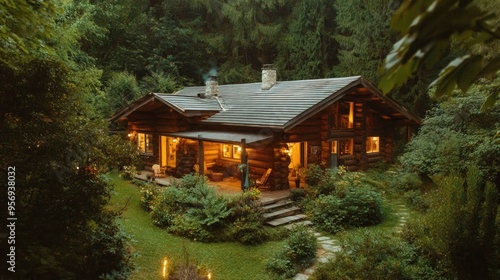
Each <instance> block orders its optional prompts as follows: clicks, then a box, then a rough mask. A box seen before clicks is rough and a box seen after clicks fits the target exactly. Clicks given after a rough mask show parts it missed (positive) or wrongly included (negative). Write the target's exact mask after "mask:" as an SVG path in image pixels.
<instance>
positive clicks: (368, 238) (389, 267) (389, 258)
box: [310, 230, 444, 280]
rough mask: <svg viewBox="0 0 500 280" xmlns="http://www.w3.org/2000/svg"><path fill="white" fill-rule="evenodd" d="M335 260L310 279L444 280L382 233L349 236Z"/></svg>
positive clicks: (412, 251)
mask: <svg viewBox="0 0 500 280" xmlns="http://www.w3.org/2000/svg"><path fill="white" fill-rule="evenodd" d="M343 239H344V240H343V242H342V243H343V250H342V251H340V252H338V253H337V254H336V258H335V260H330V261H329V262H327V263H325V264H320V265H319V266H318V268H317V269H316V271H315V272H314V274H313V275H312V277H311V278H310V279H315V280H323V279H403V280H405V279H415V280H417V279H444V277H442V276H441V274H440V273H439V272H438V271H436V270H434V269H433V268H432V266H431V265H430V263H429V261H428V260H427V259H425V258H424V257H422V256H420V255H419V250H418V248H417V247H415V246H414V245H411V244H409V243H407V242H404V241H403V240H401V239H399V238H397V237H396V236H394V235H387V234H386V233H384V232H382V231H372V230H371V231H361V232H359V233H349V235H345V236H344V238H343Z"/></svg>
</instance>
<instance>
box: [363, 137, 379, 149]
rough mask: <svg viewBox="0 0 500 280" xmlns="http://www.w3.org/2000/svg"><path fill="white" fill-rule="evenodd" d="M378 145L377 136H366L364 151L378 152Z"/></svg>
mask: <svg viewBox="0 0 500 280" xmlns="http://www.w3.org/2000/svg"><path fill="white" fill-rule="evenodd" d="M379 146H380V139H379V137H378V136H377V137H368V138H366V152H367V153H378V152H379Z"/></svg>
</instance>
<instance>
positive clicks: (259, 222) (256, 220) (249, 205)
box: [227, 191, 268, 245]
mask: <svg viewBox="0 0 500 280" xmlns="http://www.w3.org/2000/svg"><path fill="white" fill-rule="evenodd" d="M259 193H260V192H259ZM256 194H257V192H255V191H247V192H245V193H243V194H241V195H239V196H236V197H234V198H233V199H232V201H231V202H229V205H228V207H229V208H230V209H231V210H232V212H231V215H230V216H229V217H228V221H227V223H228V224H229V227H228V229H227V231H228V235H229V237H230V238H231V239H232V240H235V241H238V242H240V243H242V244H247V245H256V244H260V243H262V242H264V241H265V240H266V239H267V238H268V236H267V235H268V234H267V232H266V230H265V228H264V216H263V215H262V214H263V210H262V208H261V207H260V204H259V202H258V200H257V199H258V196H256Z"/></svg>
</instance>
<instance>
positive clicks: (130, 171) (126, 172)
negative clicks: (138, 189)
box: [120, 165, 137, 180]
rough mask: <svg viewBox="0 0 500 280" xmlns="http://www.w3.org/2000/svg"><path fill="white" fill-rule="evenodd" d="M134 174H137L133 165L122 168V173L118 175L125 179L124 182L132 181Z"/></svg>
mask: <svg viewBox="0 0 500 280" xmlns="http://www.w3.org/2000/svg"><path fill="white" fill-rule="evenodd" d="M135 174H137V169H136V168H135V166H134V165H129V166H127V165H126V166H123V169H122V172H121V173H120V176H121V177H122V178H123V179H125V180H132V179H134V176H135Z"/></svg>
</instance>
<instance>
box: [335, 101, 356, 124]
mask: <svg viewBox="0 0 500 280" xmlns="http://www.w3.org/2000/svg"><path fill="white" fill-rule="evenodd" d="M338 113H339V118H340V119H339V124H340V125H339V128H353V127H354V125H353V124H354V102H340V103H339V112H338Z"/></svg>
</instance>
